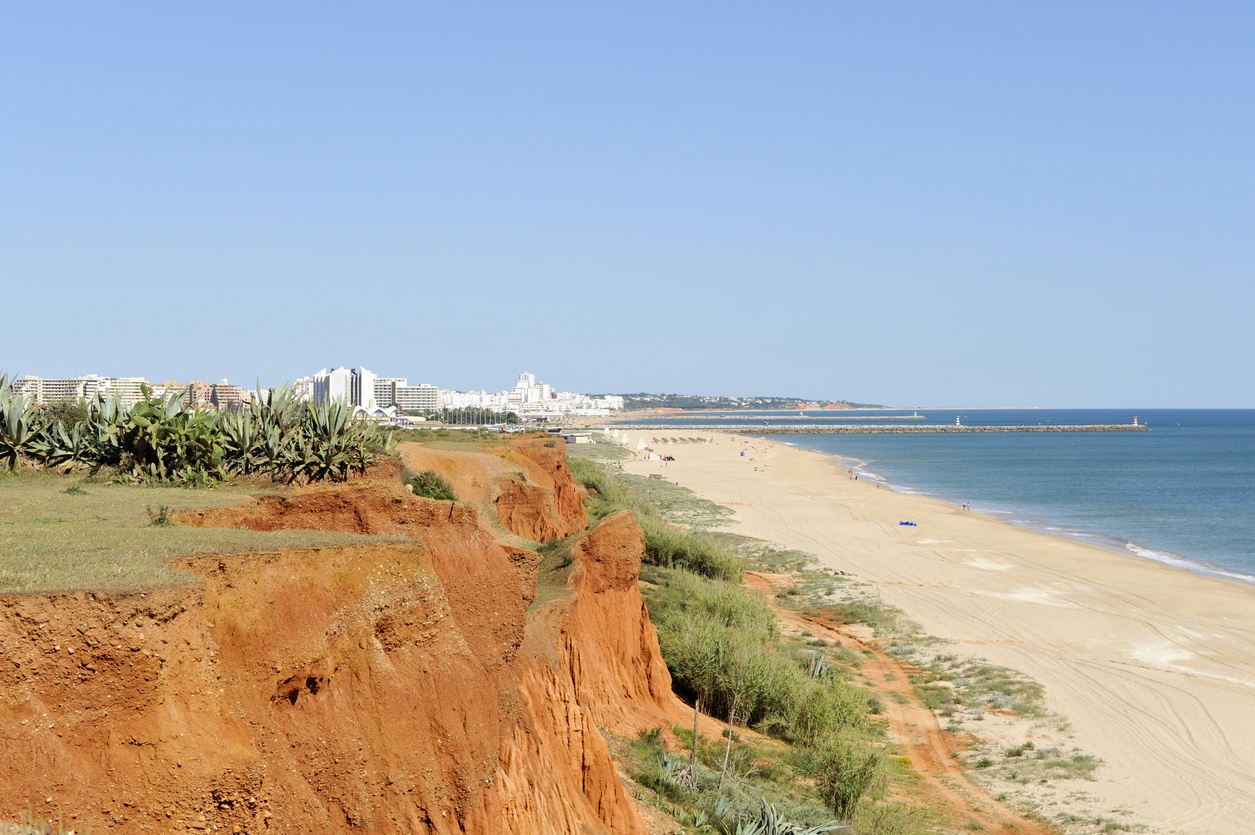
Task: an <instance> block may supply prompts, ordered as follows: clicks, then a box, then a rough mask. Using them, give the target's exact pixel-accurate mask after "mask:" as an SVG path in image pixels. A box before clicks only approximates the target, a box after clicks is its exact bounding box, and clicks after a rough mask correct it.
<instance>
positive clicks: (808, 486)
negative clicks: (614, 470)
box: [624, 436, 1255, 835]
mask: <svg viewBox="0 0 1255 835" xmlns="http://www.w3.org/2000/svg"><path fill="white" fill-rule="evenodd" d="M713 440H714V441H715V442H714V443H711V444H698V445H690V446H688V447H687V448H685V449H684V450H683V451H682V452H679V451H676V452H673V453H672V454H676V455H677V458H678V459H679V460H677V461H674V462H670V463H668V464H666V465H665V467H664V465H663V463H662V462H657V461H636V462H625V464H624V469H625V470H626V471H628V472H636V473H653V472H663V473H665V474H666V476H667V477H668V478H670V479H672V480H674V481H678V482H679V483H680V484H682V485H684V486H686V487H689V488H691V489H692V490H694V491H695V492H697V493H698V494H700V495H702V496H704V497H706V498H709V499H711V500H713V501H716V502H719V503H721V504H724V505H728V506H730V507H732V508H733V509H734V510H735V511H736V521H735V522H734V523H733V525H732V526H731V529H732V530H735V531H736V532H738V533H743V534H746V535H748V536H755V537H760V538H762V539H766V540H769V541H772V542H776V543H779V544H781V545H785V546H787V547H790V548H797V549H799V550H803V551H807V552H810V553H812V554H814V555H816V556H817V557H819V559H820V560H822V561H823V563H824V564H825V565H828V566H830V567H832V568H834V569H841V570H844V571H848V572H852V573H853V574H855V575H857V576H858V577H860V578H861V579H863V580H865V581H867V582H870V583H872V584H873V585H874V586H875V587H876V588H877V589H878V591H879V592H880V594H881V596H882V597H883V598H884V599H885V601H886V602H888V603H891V604H893V605H896V606H898V607H900V608H901V609H903V610H904V611H905V612H906V613H907V614H908V615H909V616H911V617H912V618H913V619H914V620H916V621H917V622H918V623H920V624H921V625H922V626H923V628H924V629H925V631H927V632H929V633H931V634H933V635H936V636H938V637H942V638H946V639H949V640H951V641H953V642H955V644H956V650H957V651H959V652H963V653H966V654H970V655H973V656H979V657H983V658H986V659H988V660H989V661H991V662H993V663H995V664H1000V665H1003V666H1007V667H1010V668H1013V669H1015V670H1019V671H1021V672H1023V673H1025V674H1026V675H1028V676H1030V677H1032V678H1034V679H1036V680H1037V681H1039V682H1041V683H1042V684H1043V685H1045V687H1046V689H1047V700H1048V704H1049V706H1050V708H1051V709H1052V710H1054V711H1056V712H1058V713H1060V714H1062V715H1063V716H1065V717H1066V718H1067V719H1068V720H1070V722H1071V724H1072V726H1073V729H1074V732H1075V736H1076V739H1077V742H1078V744H1079V745H1080V746H1081V747H1082V748H1083V749H1085V750H1086V751H1087V752H1089V753H1091V754H1094V755H1096V756H1098V757H1101V758H1102V759H1103V760H1104V762H1105V764H1104V766H1103V767H1102V768H1101V769H1100V771H1099V773H1098V777H1099V780H1098V782H1097V783H1088V784H1086V790H1087V791H1089V792H1090V793H1091V794H1093V795H1096V796H1097V797H1098V798H1099V800H1100V801H1101V804H1100V805H1107V808H1111V809H1114V808H1117V807H1119V808H1124V809H1127V810H1130V811H1131V812H1132V816H1133V818H1134V819H1136V820H1138V821H1139V822H1143V823H1145V824H1147V825H1148V827H1149V829H1148V830H1147V831H1152V832H1163V833H1177V832H1180V833H1216V835H1226V833H1249V832H1252V831H1255V823H1252V821H1255V587H1252V586H1248V585H1246V584H1243V583H1239V582H1236V581H1228V580H1221V579H1216V578H1211V577H1206V576H1201V575H1198V574H1193V573H1190V572H1188V571H1186V570H1184V569H1180V568H1176V567H1174V566H1168V565H1162V564H1159V563H1155V562H1152V561H1149V560H1146V559H1143V558H1140V557H1137V556H1134V555H1131V554H1128V555H1126V554H1123V553H1120V552H1117V551H1113V550H1109V549H1106V548H1102V547H1099V546H1096V545H1089V544H1086V543H1082V542H1077V541H1074V540H1070V539H1066V538H1062V537H1056V536H1050V535H1046V534H1041V533H1037V532H1034V531H1030V530H1026V529H1022V528H1017V527H1015V526H1013V525H1010V524H1008V523H1006V522H1003V521H1001V520H999V519H995V518H992V517H989V516H985V515H982V514H981V513H979V512H978V511H977V510H974V511H964V510H962V509H961V508H959V507H956V506H954V505H951V504H948V503H946V502H941V501H937V500H934V499H929V498H925V497H920V496H912V495H906V494H902V493H896V492H893V491H892V490H889V489H887V488H881V487H877V486H876V484H875V483H874V482H870V481H867V480H859V481H853V480H851V479H850V478H849V476H848V474H847V471H846V469H845V468H844V467H843V466H842V465H841V464H840V462H838V461H837V460H836V459H834V458H832V457H830V456H826V455H821V454H819V453H814V452H809V451H803V450H798V449H796V448H792V447H788V446H785V445H782V444H775V443H770V442H764V441H749V442H748V443H746V442H745V441H744V439H740V438H736V437H733V436H713ZM741 449H745V450H746V451H747V454H746V455H745V456H744V457H742V456H741V455H740V454H739V452H740V450H741ZM756 468H757V471H756ZM908 519H909V520H911V521H914V522H916V523H918V524H917V526H915V527H907V526H900V525H899V524H898V522H899V521H900V520H908ZM1108 804H1109V805H1108Z"/></svg>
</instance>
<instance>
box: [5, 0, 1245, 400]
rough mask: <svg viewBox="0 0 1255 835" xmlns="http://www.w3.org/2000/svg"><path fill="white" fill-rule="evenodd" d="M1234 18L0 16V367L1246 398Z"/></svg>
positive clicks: (520, 8)
mask: <svg viewBox="0 0 1255 835" xmlns="http://www.w3.org/2000/svg"><path fill="white" fill-rule="evenodd" d="M180 5H182V6H184V7H183V8H180V7H179V6H180ZM262 6H264V8H256V7H262ZM1252 31H1255V6H1252V5H1250V4H1245V3H1241V4H1240V3H1234V4H1224V3H1206V4H1168V3H1146V2H1137V3H1133V2H1128V3H1115V2H1110V3H1051V4H1010V3H992V2H990V3H953V4H940V3H896V4H890V3H884V4H881V3H877V4H870V3H861V4H854V3H837V2H820V3H792V4H756V5H750V4H743V3H689V4H674V3H666V4H663V3H659V4H647V3H638V4H630V5H629V4H619V5H617V6H611V5H609V4H588V3H567V4H564V3H530V4H505V3H501V4H484V3H456V4H454V3H447V4H413V3H397V4H374V5H372V6H369V7H367V8H360V7H359V8H349V7H348V6H345V5H344V4H308V3H305V4H296V3H292V4H287V5H285V4H281V3H270V4H248V5H245V4H215V5H214V6H212V7H211V6H204V7H201V8H192V7H187V6H186V4H161V3H149V4H138V3H132V4H86V3H83V4H58V5H56V6H49V5H47V4H21V5H19V4H9V5H8V6H7V7H5V8H4V9H3V10H0V311H2V313H0V316H2V319H0V322H2V324H0V368H2V369H3V370H4V371H7V372H9V373H10V374H13V373H22V374H25V373H32V374H39V375H43V376H63V375H73V374H81V373H92V372H94V373H100V374H110V375H123V374H143V375H145V376H147V377H148V378H149V379H154V380H163V379H168V378H173V379H179V380H185V379H189V378H196V379H210V380H213V379H219V378H222V377H229V378H230V379H231V380H232V381H233V382H238V383H241V384H246V385H248V384H251V383H252V382H254V381H255V380H257V379H258V378H260V379H261V381H262V382H263V384H273V383H277V382H280V381H282V380H284V379H288V378H292V377H296V376H299V375H302V374H308V373H311V372H313V371H316V370H318V369H319V368H321V367H323V366H326V365H339V364H343V365H359V364H361V365H365V366H366V367H368V368H370V369H372V370H373V371H376V372H377V373H382V374H396V375H406V376H409V377H410V378H411V381H412V382H431V383H434V384H436V385H441V386H449V387H457V388H481V387H484V388H489V389H500V388H505V387H508V385H510V384H511V382H512V381H513V379H514V377H515V376H516V375H517V373H518V372H519V371H521V370H523V369H529V370H532V371H534V372H536V373H537V374H538V375H540V376H541V377H542V378H543V379H545V380H547V381H549V382H550V383H552V384H554V385H555V386H558V387H559V388H563V389H574V390H584V391H620V392H623V391H640V390H647V391H677V392H688V393H707V394H778V395H799V396H805V397H813V398H831V399H839V398H848V399H852V400H858V401H864V402H879V403H886V404H891V405H910V406H914V405H924V404H938V405H940V404H963V405H988V406H995V405H1040V406H1141V407H1153V406H1164V407H1167V406H1179V407H1190V406H1197V407H1222V406H1234V407H1255V382H1253V381H1255V374H1252V373H1251V371H1250V367H1251V363H1252V359H1255V349H1253V348H1252V345H1253V344H1255V340H1253V339H1252V337H1251V335H1250V334H1251V327H1250V324H1249V320H1250V318H1251V316H1252V314H1255V289H1252V288H1253V285H1255V228H1253V225H1255V224H1253V222H1252V221H1253V220H1255V200H1253V198H1255V165H1252V161H1253V160H1252V154H1253V149H1255V50H1253V49H1251V46H1250V33H1251V32H1252Z"/></svg>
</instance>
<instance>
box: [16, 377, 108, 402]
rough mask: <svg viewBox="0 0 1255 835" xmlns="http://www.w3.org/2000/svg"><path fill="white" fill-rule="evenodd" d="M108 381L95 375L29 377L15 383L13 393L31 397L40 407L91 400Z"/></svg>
mask: <svg viewBox="0 0 1255 835" xmlns="http://www.w3.org/2000/svg"><path fill="white" fill-rule="evenodd" d="M107 380H108V378H107V377H98V376H97V375H95V374H87V375H85V376H83V377H64V378H50V379H45V378H43V377H35V376H32V375H28V376H26V377H21V378H19V379H17V380H14V381H13V391H14V392H15V393H16V394H20V395H22V396H23V397H29V398H30V399H31V400H33V401H34V402H35V403H36V404H38V405H40V406H46V405H48V404H49V403H61V402H64V401H66V400H91V399H93V398H94V397H95V396H96V393H97V392H98V391H100V390H101V389H102V383H104V382H106V381H107Z"/></svg>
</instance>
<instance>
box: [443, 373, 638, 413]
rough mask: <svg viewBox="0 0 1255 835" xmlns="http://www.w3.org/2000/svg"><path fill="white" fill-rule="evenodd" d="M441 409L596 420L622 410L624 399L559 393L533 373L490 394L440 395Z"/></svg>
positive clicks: (464, 392) (444, 390) (520, 377)
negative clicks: (482, 410) (505, 388)
mask: <svg viewBox="0 0 1255 835" xmlns="http://www.w3.org/2000/svg"><path fill="white" fill-rule="evenodd" d="M440 404H441V406H443V407H445V408H449V409H467V408H471V409H474V408H480V409H492V410H493V411H497V412H506V411H510V412H514V413H516V414H518V415H519V416H520V417H532V418H555V417H563V416H577V417H596V416H605V415H609V414H611V413H612V412H616V411H622V409H623V398H622V397H620V396H618V395H606V396H605V397H589V396H587V395H584V394H575V393H573V392H569V391H556V390H555V389H554V388H553V387H552V386H550V385H549V384H548V383H545V382H543V381H541V380H538V379H537V378H536V375H535V374H533V373H531V372H530V371H524V372H523V373H522V374H520V375H519V378H518V381H517V382H515V384H514V387H513V388H510V389H508V390H507V391H502V392H497V393H495V394H491V393H489V392H486V391H450V390H447V389H442V390H441V392H440Z"/></svg>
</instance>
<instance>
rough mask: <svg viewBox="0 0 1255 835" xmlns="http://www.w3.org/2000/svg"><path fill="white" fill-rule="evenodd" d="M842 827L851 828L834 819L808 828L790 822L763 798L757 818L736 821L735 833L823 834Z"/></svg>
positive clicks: (769, 834) (757, 834)
mask: <svg viewBox="0 0 1255 835" xmlns="http://www.w3.org/2000/svg"><path fill="white" fill-rule="evenodd" d="M842 829H851V827H850V826H848V825H846V824H844V823H841V822H840V821H836V820H831V821H828V822H827V823H821V824H818V825H816V826H812V827H809V828H808V827H804V826H800V825H799V824H796V823H790V822H788V821H786V820H784V819H783V818H781V817H780V813H779V812H777V811H776V807H775V806H772V805H771V804H770V803H768V802H767V801H766V800H764V801H762V807H761V808H760V809H759V810H758V817H757V818H751V819H750V820H742V821H739V822H738V823H737V827H736V835H825V833H828V832H837V831H839V830H842Z"/></svg>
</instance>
